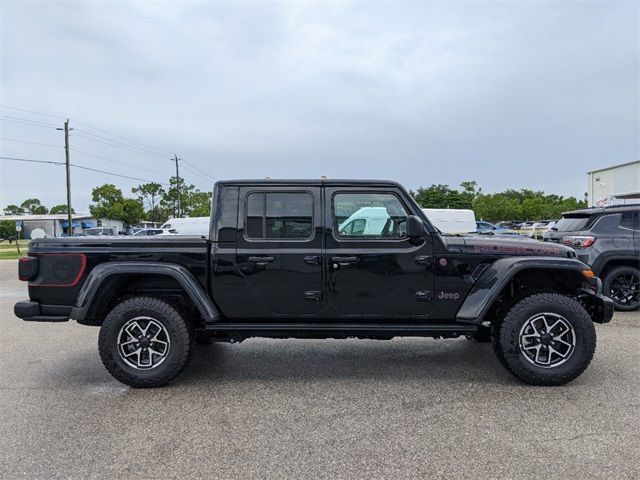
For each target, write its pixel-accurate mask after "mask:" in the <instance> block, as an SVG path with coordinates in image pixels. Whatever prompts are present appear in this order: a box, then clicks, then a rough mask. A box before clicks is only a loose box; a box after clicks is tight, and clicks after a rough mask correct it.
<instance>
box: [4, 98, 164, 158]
mask: <svg viewBox="0 0 640 480" xmlns="http://www.w3.org/2000/svg"><path fill="white" fill-rule="evenodd" d="M0 108H5V109H9V110H15V111H18V112H25V113H33V114H35V115H42V116H45V117H51V118H58V119H66V118H67V117H63V116H61V115H53V114H50V113H43V112H38V111H36V110H27V109H25V108H18V107H11V106H9V105H5V104H0ZM71 120H72V121H73V123H77V124H78V125H84V126H85V127H87V128H91V129H92V130H96V131H98V132H102V133H104V134H106V135H109V136H111V137H115V138H119V139H121V140H125V141H127V142H130V143H134V144H137V145H140V146H143V147H146V148H147V149H150V150H155V151H156V152H157V153H160V152H162V153H168V154H170V155H173V152H171V151H169V150H166V149H164V148H159V147H154V146H153V145H149V144H146V143H142V142H138V141H137V140H132V139H130V138H127V137H123V136H122V135H116V134H115V133H111V132H109V131H107V130H104V129H102V128H98V127H95V126H93V125H91V124H89V123H86V122H80V121H78V120H76V119H74V118H71ZM34 121H37V120H34ZM40 123H42V122H40ZM54 126H55V125H54ZM86 133H88V134H90V135H94V136H97V135H96V134H92V133H90V132H86ZM109 140H112V139H109Z"/></svg>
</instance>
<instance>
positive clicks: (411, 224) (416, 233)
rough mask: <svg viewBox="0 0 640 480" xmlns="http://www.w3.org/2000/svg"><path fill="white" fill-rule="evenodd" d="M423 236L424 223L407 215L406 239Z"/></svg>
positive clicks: (418, 218) (415, 217) (413, 216)
mask: <svg viewBox="0 0 640 480" xmlns="http://www.w3.org/2000/svg"><path fill="white" fill-rule="evenodd" d="M423 236H424V223H422V220H421V219H420V217H417V216H415V215H409V216H408V217H407V237H409V238H421V237H423Z"/></svg>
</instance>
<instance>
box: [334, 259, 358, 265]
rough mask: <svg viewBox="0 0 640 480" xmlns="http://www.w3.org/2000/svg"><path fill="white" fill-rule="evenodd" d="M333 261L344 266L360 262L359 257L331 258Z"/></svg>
mask: <svg viewBox="0 0 640 480" xmlns="http://www.w3.org/2000/svg"><path fill="white" fill-rule="evenodd" d="M331 261H332V262H333V263H337V264H339V265H343V266H344V265H350V264H352V263H356V262H357V261H358V257H331Z"/></svg>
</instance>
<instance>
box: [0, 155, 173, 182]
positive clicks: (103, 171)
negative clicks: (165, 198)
mask: <svg viewBox="0 0 640 480" xmlns="http://www.w3.org/2000/svg"><path fill="white" fill-rule="evenodd" d="M0 159H2V160H12V161H15V162H29V163H49V164H51V165H65V162H54V161H51V160H35V159H33V158H16V157H0ZM69 166H71V167H74V168H80V169H82V170H89V171H91V172H98V173H104V174H105V175H112V176H114V177H121V178H128V179H129V180H137V181H139V182H154V183H160V184H162V185H167V184H166V183H163V182H155V181H154V180H149V179H146V178H138V177H130V176H128V175H121V174H119V173H114V172H108V171H106V170H99V169H97V168H91V167H87V166H84V165H78V164H77V163H70V164H69Z"/></svg>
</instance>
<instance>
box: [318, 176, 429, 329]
mask: <svg viewBox="0 0 640 480" xmlns="http://www.w3.org/2000/svg"><path fill="white" fill-rule="evenodd" d="M412 208H413V207H412V206H411V205H409V204H408V203H407V202H406V201H405V200H404V195H403V194H402V192H401V191H400V190H399V189H395V188H391V187H379V188H373V189H369V188H367V189H364V190H363V189H362V188H354V187H326V188H325V225H327V228H326V230H325V247H326V250H325V257H324V258H325V259H324V262H325V271H326V278H327V280H326V287H325V289H326V292H327V302H329V305H327V307H328V308H329V307H331V308H332V309H333V310H334V311H335V312H336V313H337V314H338V315H339V316H359V317H391V318H411V317H416V318H418V317H424V316H425V315H427V314H428V313H429V312H430V310H431V309H432V307H433V281H434V279H433V273H432V270H431V261H432V256H433V244H432V238H431V237H430V236H429V235H427V234H426V230H425V238H424V239H422V240H421V241H420V242H412V240H410V239H409V238H407V236H406V217H407V215H415V214H417V212H413V211H412Z"/></svg>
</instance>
